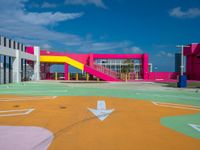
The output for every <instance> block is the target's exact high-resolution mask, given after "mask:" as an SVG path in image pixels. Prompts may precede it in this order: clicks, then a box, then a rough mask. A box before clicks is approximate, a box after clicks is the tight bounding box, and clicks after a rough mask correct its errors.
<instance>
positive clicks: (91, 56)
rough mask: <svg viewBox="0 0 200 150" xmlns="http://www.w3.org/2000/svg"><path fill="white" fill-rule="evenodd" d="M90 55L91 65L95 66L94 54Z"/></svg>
mask: <svg viewBox="0 0 200 150" xmlns="http://www.w3.org/2000/svg"><path fill="white" fill-rule="evenodd" d="M89 57H90V58H89V60H90V62H89V63H90V64H89V66H90V67H92V68H93V66H94V57H93V54H92V53H91V54H90V56H89Z"/></svg>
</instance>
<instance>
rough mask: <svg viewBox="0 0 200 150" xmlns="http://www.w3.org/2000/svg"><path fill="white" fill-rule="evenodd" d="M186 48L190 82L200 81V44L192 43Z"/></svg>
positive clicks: (187, 70)
mask: <svg viewBox="0 0 200 150" xmlns="http://www.w3.org/2000/svg"><path fill="white" fill-rule="evenodd" d="M189 46H190V47H185V48H184V55H185V56H186V75H187V78H188V79H189V80H200V44H199V43H192V44H190V45H189Z"/></svg>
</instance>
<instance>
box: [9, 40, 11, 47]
mask: <svg viewBox="0 0 200 150" xmlns="http://www.w3.org/2000/svg"><path fill="white" fill-rule="evenodd" d="M9 48H11V39H9Z"/></svg>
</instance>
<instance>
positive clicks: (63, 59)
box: [40, 55, 121, 81]
mask: <svg viewBox="0 0 200 150" xmlns="http://www.w3.org/2000/svg"><path fill="white" fill-rule="evenodd" d="M40 62H44V63H45V62H48V63H67V64H69V65H71V66H73V67H75V68H77V69H80V70H82V71H85V72H87V73H89V74H91V75H94V76H96V77H98V78H100V79H102V80H104V81H121V80H120V79H118V78H117V73H116V72H114V71H112V70H110V69H108V68H106V67H103V66H100V65H94V67H93V68H92V67H90V66H88V65H84V64H83V63H81V62H80V61H78V60H75V59H73V58H71V57H69V56H54V55H53V56H52V55H51V56H49V55H43V56H40Z"/></svg>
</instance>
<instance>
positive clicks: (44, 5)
mask: <svg viewBox="0 0 200 150" xmlns="http://www.w3.org/2000/svg"><path fill="white" fill-rule="evenodd" d="M55 7H57V5H56V4H54V3H48V2H44V3H43V4H42V8H55Z"/></svg>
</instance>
